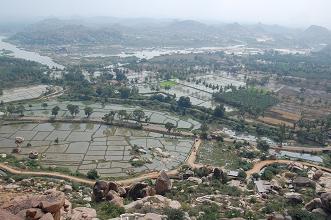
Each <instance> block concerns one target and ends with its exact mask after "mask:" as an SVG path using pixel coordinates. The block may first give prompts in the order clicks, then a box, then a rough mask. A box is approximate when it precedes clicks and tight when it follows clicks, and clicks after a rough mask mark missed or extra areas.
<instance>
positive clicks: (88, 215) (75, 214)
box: [70, 207, 97, 220]
mask: <svg viewBox="0 0 331 220" xmlns="http://www.w3.org/2000/svg"><path fill="white" fill-rule="evenodd" d="M96 217H97V212H96V211H95V210H94V209H91V208H86V207H77V208H74V209H73V210H72V215H71V218H70V219H71V220H92V219H94V218H96Z"/></svg>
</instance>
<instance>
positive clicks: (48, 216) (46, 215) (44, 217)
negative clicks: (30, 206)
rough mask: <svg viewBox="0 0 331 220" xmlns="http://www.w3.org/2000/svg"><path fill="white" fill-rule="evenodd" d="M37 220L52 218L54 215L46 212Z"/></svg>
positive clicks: (50, 219)
mask: <svg viewBox="0 0 331 220" xmlns="http://www.w3.org/2000/svg"><path fill="white" fill-rule="evenodd" d="M39 220H54V217H53V215H52V214H51V213H46V214H45V215H43V216H42V217H41V218H40V219H39Z"/></svg>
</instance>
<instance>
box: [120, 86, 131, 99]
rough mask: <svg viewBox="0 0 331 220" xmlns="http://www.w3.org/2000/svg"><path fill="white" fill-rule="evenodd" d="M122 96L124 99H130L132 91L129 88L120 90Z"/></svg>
mask: <svg viewBox="0 0 331 220" xmlns="http://www.w3.org/2000/svg"><path fill="white" fill-rule="evenodd" d="M118 91H119V93H120V96H121V98H122V99H127V98H129V97H130V94H131V90H130V88H127V87H121V88H120V89H119V90H118Z"/></svg>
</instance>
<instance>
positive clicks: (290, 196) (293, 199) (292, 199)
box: [285, 193, 303, 205]
mask: <svg viewBox="0 0 331 220" xmlns="http://www.w3.org/2000/svg"><path fill="white" fill-rule="evenodd" d="M285 198H286V199H287V202H288V203H291V204H294V205H296V204H301V203H302V202H303V198H302V196H301V194H299V193H285Z"/></svg>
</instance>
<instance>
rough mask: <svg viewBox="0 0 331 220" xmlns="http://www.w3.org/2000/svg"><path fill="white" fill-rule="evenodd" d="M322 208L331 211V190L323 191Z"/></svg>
mask: <svg viewBox="0 0 331 220" xmlns="http://www.w3.org/2000/svg"><path fill="white" fill-rule="evenodd" d="M320 198H321V202H322V209H323V210H324V211H326V212H329V213H331V192H327V193H322V195H321V197H320Z"/></svg>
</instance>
